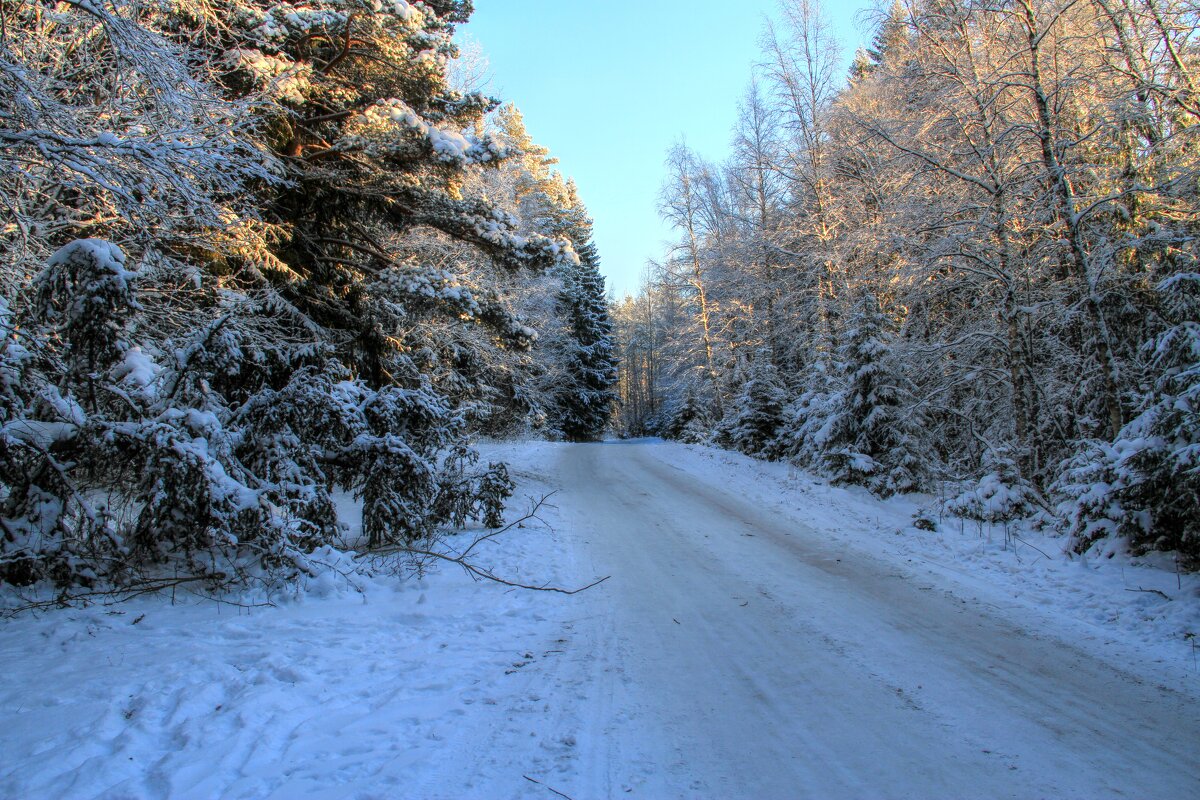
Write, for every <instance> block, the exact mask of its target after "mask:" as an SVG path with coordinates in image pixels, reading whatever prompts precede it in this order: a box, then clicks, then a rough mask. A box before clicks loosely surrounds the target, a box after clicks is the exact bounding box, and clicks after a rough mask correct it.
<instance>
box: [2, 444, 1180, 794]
mask: <svg viewBox="0 0 1200 800" xmlns="http://www.w3.org/2000/svg"><path fill="white" fill-rule="evenodd" d="M487 455H488V456H489V457H490V458H492V459H496V458H500V457H503V458H505V459H507V460H509V461H510V462H511V463H512V464H513V466H514V468H515V469H514V472H515V474H516V475H517V476H518V477H519V479H520V481H521V486H520V488H519V490H518V491H519V492H520V493H522V494H525V495H533V496H537V495H540V494H542V493H544V492H546V491H549V490H550V489H556V490H557V492H558V493H557V494H556V495H555V496H554V498H553V500H552V502H553V503H554V504H555V506H556V508H553V509H548V510H547V511H546V513H545V514H544V515H543V516H544V517H545V519H546V520H547V521H548V522H549V523H550V525H551V526H552V528H546V527H543V526H539V525H530V526H527V527H525V528H523V529H521V530H516V531H513V532H512V533H511V534H510V535H508V536H507V537H506V538H505V539H503V540H501V541H498V542H494V543H489V545H487V549H486V550H485V551H484V554H483V555H484V557H483V561H484V562H485V563H486V564H487V565H489V566H495V567H496V569H497V571H498V572H500V573H502V574H505V575H507V576H511V577H514V578H519V579H522V580H524V581H527V582H542V581H552V582H554V583H556V584H559V585H581V584H583V583H587V582H590V581H591V580H592V579H593V578H595V577H598V576H603V575H609V574H611V575H612V578H611V579H610V580H609V581H608V582H606V583H604V584H602V585H600V586H598V587H596V588H594V589H591V590H589V591H587V592H585V593H583V594H580V595H576V596H573V597H566V596H562V595H555V594H540V593H530V592H523V591H513V590H510V589H507V588H506V587H502V586H497V585H490V584H475V583H472V582H471V581H470V580H469V579H468V578H466V577H465V576H464V575H463V574H462V573H461V572H458V571H456V570H452V569H448V568H446V569H442V570H441V571H439V572H438V573H436V574H431V575H428V576H426V577H425V578H424V579H420V580H418V579H410V580H396V579H376V580H373V581H365V580H360V581H358V583H359V589H361V592H360V591H358V590H355V589H353V588H351V587H349V586H348V585H347V583H346V582H345V581H343V580H342V579H340V578H336V579H335V578H334V577H324V578H322V579H320V580H317V581H314V582H313V585H311V586H310V587H308V588H309V591H308V592H307V593H306V594H302V595H301V596H300V597H298V598H295V599H292V600H290V601H288V602H282V603H281V604H280V605H278V607H273V608H252V609H238V608H233V607H230V606H220V605H215V604H213V603H211V602H197V601H196V600H194V599H193V598H190V597H183V596H179V597H177V598H176V601H177V602H176V604H175V605H171V604H170V602H169V599H168V598H157V599H140V600H137V601H133V602H130V603H127V604H123V605H119V606H115V607H111V608H92V609H87V610H84V611H59V612H54V613H48V614H43V615H39V616H36V617H35V616H28V615H26V616H22V617H18V618H16V619H13V620H8V621H5V622H0V797H3V798H59V797H62V798H93V797H103V798H218V797H219V798H265V797H270V798H289V799H290V798H362V799H363V800H367V799H368V798H510V797H519V798H525V797H528V798H545V799H546V800H551V799H552V798H554V797H555V796H556V795H555V794H554V792H553V791H552V789H553V790H556V791H558V792H561V793H563V794H566V795H569V796H570V797H573V798H575V799H576V800H585V799H586V798H604V797H647V798H673V797H720V798H736V797H753V798H804V797H814V798H816V797H820V798H841V797H847V798H848V797H871V798H884V797H914V798H917V797H919V798H952V797H953V798H976V797H977V798H985V797H986V798H993V797H995V798H1000V797H1012V798H1037V797H1045V798H1063V797H1069V798H1106V797H1135V798H1192V797H1197V796H1200V758H1198V754H1200V747H1198V744H1200V713H1198V712H1200V699H1198V697H1197V695H1198V694H1200V671H1198V669H1197V664H1196V662H1195V660H1194V658H1195V654H1194V651H1193V650H1192V642H1194V639H1188V638H1187V634H1189V633H1195V632H1200V581H1198V580H1197V578H1196V576H1182V577H1181V578H1179V577H1177V576H1176V575H1175V574H1174V573H1173V572H1171V571H1169V570H1165V569H1160V568H1157V567H1154V566H1151V565H1147V564H1139V563H1135V562H1133V561H1131V560H1129V559H1127V558H1123V557H1116V558H1113V559H1111V560H1099V561H1097V560H1095V559H1093V560H1092V561H1091V562H1090V563H1089V562H1081V561H1080V560H1079V559H1074V560H1069V559H1067V558H1066V557H1065V556H1063V555H1062V554H1061V553H1060V552H1059V551H1058V549H1057V548H1058V547H1060V544H1059V543H1058V541H1057V540H1053V539H1049V538H1038V537H1035V536H1033V535H1032V534H1028V535H1027V534H1022V538H1023V539H1025V541H1026V542H1028V543H1029V544H1021V543H1018V545H1017V549H1016V551H1015V552H1014V551H1013V550H1012V549H1007V550H1006V549H1004V543H1003V535H1002V534H1001V532H1000V531H999V530H997V531H995V532H993V535H992V537H991V539H990V541H989V539H988V538H987V533H988V532H987V531H986V530H984V531H983V532H982V535H981V534H980V533H979V532H977V531H976V529H975V527H974V524H973V523H967V525H966V526H965V527H964V529H963V530H962V531H961V532H960V530H959V528H958V525H957V523H954V524H950V523H943V525H942V531H941V532H938V533H930V532H923V531H918V530H916V529H915V528H912V527H911V525H910V522H911V514H912V512H913V511H914V510H915V509H916V507H917V505H918V503H919V498H918V499H916V500H914V499H911V498H905V499H893V500H890V501H887V502H879V501H877V500H875V499H873V498H871V497H870V496H869V495H867V494H865V493H863V492H859V491H857V490H846V489H831V488H829V487H827V486H825V485H824V484H822V483H821V482H819V481H817V480H814V479H812V478H811V477H809V476H807V475H805V474H804V473H800V472H796V471H795V470H793V469H790V468H788V467H787V466H785V465H779V464H765V463H761V462H755V461H751V460H750V459H746V458H742V457H740V456H736V455H733V454H729V453H722V452H718V451H713V450H708V449H705V448H693V447H684V446H681V445H675V444H668V443H663V442H655V441H637V442H611V443H604V444H598V445H554V444H546V443H529V444H519V445H493V446H491V447H489V452H488V453H487ZM526 505H528V504H527V503H524V502H516V503H514V508H513V510H512V515H516V514H518V513H519V512H520V511H521V510H522V507H523V506H526ZM1034 546H1036V547H1038V548H1041V549H1042V550H1044V551H1045V552H1046V553H1047V554H1048V555H1049V556H1050V558H1047V557H1045V556H1043V555H1040V554H1039V553H1037V552H1036V551H1035V550H1034V549H1033V548H1034ZM1127 589H1133V590H1138V589H1153V590H1157V591H1158V592H1162V593H1163V595H1165V596H1166V597H1169V598H1171V599H1165V598H1164V597H1163V596H1161V595H1159V594H1157V593H1155V592H1149V591H1127ZM534 781H537V783H535V782H534Z"/></svg>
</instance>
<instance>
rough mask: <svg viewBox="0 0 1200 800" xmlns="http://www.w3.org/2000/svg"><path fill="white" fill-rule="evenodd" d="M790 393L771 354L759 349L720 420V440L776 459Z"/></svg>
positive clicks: (736, 447) (756, 454)
mask: <svg viewBox="0 0 1200 800" xmlns="http://www.w3.org/2000/svg"><path fill="white" fill-rule="evenodd" d="M786 403H787V395H786V393H785V391H784V388H783V383H782V382H781V381H780V379H779V374H778V372H777V371H776V369H775V365H774V364H772V363H771V359H770V354H769V353H767V352H763V351H760V352H759V353H758V356H757V358H755V359H754V361H753V362H751V364H750V366H749V369H748V370H747V371H746V375H745V380H744V381H743V382H742V387H741V391H740V392H739V393H738V394H737V396H736V397H735V399H734V401H733V403H732V407H731V412H730V414H728V415H727V416H726V417H725V419H724V420H722V422H721V429H720V433H719V434H718V441H721V442H723V443H727V444H728V445H729V446H731V447H733V448H734V449H736V450H740V451H741V452H743V453H745V454H746V455H751V456H760V457H762V458H768V459H772V460H774V459H775V458H776V457H777V456H778V455H779V450H780V448H779V443H778V441H777V437H778V435H779V432H780V429H781V428H782V424H783V408H784V405H785V404H786Z"/></svg>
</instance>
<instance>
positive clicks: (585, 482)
mask: <svg viewBox="0 0 1200 800" xmlns="http://www.w3.org/2000/svg"><path fill="white" fill-rule="evenodd" d="M675 452H677V451H676V450H674V449H672V448H669V447H664V446H661V445H659V444H657V443H654V442H629V443H618V442H610V443H605V444H599V445H583V446H574V447H570V448H565V449H563V450H561V451H560V455H559V462H558V463H557V464H556V465H555V467H554V469H553V470H552V472H553V473H554V474H556V475H557V476H558V478H559V480H560V481H561V482H562V491H561V493H560V495H559V496H558V498H557V500H556V502H557V503H558V505H559V506H560V508H561V514H562V517H563V521H564V523H565V524H566V525H567V526H568V527H570V528H572V529H573V530H575V531H576V534H575V535H576V536H581V537H582V540H581V541H580V545H581V549H582V553H583V554H584V555H583V556H582V557H581V567H582V568H583V569H582V571H583V572H584V573H590V572H595V573H597V574H610V573H611V574H612V575H613V578H612V579H611V581H610V582H609V584H607V585H606V592H605V593H604V594H603V597H601V595H600V593H596V595H594V597H593V600H594V601H597V607H596V608H597V610H596V614H595V615H594V616H593V617H592V618H591V624H593V625H595V626H596V627H597V629H596V630H595V631H594V632H593V633H594V636H595V639H594V641H592V642H591V645H590V647H591V648H592V651H591V652H587V653H583V654H578V658H577V659H576V661H575V664H574V667H575V668H576V669H578V668H579V665H580V664H589V665H590V667H589V669H590V672H591V679H590V680H589V681H588V682H586V683H582V684H580V688H582V689H583V690H584V693H585V695H586V699H581V702H583V703H584V704H585V706H586V714H585V716H586V718H587V723H588V724H587V726H586V735H585V736H583V737H580V741H579V749H580V758H581V761H582V765H581V772H580V775H579V780H578V781H577V782H576V787H575V788H577V790H578V792H579V794H578V796H579V797H618V796H621V795H622V794H623V792H630V791H636V793H637V795H638V796H644V797H645V796H648V797H680V796H698V797H726V798H731V797H747V798H750V797H753V798H772V797H775V798H788V797H821V798H834V797H874V798H879V797H899V796H905V797H925V798H933V797H946V798H948V797H958V798H965V797H1017V798H1034V797H1046V798H1051V797H1055V798H1062V797H1077V798H1100V797H1139V798H1149V797H1162V798H1169V797H1173V798H1186V797H1196V796H1200V713H1198V712H1200V706H1198V704H1197V703H1196V702H1195V701H1194V700H1192V699H1190V698H1188V697H1185V696H1181V695H1178V694H1176V693H1174V692H1171V691H1169V690H1166V689H1164V688H1160V687H1157V686H1153V685H1148V684H1146V683H1142V682H1140V681H1138V680H1137V679H1135V678H1134V677H1132V676H1131V675H1127V674H1123V673H1121V672H1119V671H1116V670H1114V669H1113V668H1111V667H1110V666H1108V665H1106V664H1104V663H1101V662H1099V661H1097V660H1096V659H1094V658H1092V657H1089V656H1088V655H1085V654H1084V653H1083V652H1080V651H1078V650H1076V649H1073V648H1072V647H1069V646H1066V645H1064V644H1062V643H1060V642H1058V641H1055V640H1052V639H1044V638H1039V637H1038V636H1036V635H1034V634H1033V633H1031V632H1030V631H1027V630H1021V629H1019V628H1017V627H1014V626H1013V625H1011V624H1009V623H1006V622H1004V621H1001V620H999V619H996V618H993V617H991V616H989V615H988V613H986V609H983V608H981V607H979V606H978V605H976V604H966V603H964V602H963V601H960V600H955V599H954V598H953V597H949V596H947V594H944V593H942V592H939V591H936V590H934V589H933V588H931V587H930V586H929V585H925V584H922V583H921V582H920V581H918V580H914V579H912V577H911V576H906V575H903V574H900V573H899V572H897V570H896V569H895V568H892V567H889V566H887V565H885V564H884V563H882V562H877V561H874V560H871V559H869V558H865V557H862V556H858V557H853V558H851V557H846V555H845V551H844V550H839V549H838V548H835V547H833V546H831V545H829V544H826V543H824V542H823V538H822V536H821V535H820V534H819V533H817V532H816V531H814V530H812V529H809V528H807V527H805V526H804V525H803V524H802V523H800V522H799V521H798V520H796V519H794V518H792V517H791V516H788V517H784V516H780V515H779V514H777V513H774V512H772V511H765V510H762V509H761V508H758V507H756V506H755V505H753V504H752V503H751V502H748V501H747V500H746V499H744V498H743V497H741V496H738V494H736V493H734V492H733V491H730V490H728V489H727V488H725V487H723V486H722V485H717V484H715V483H714V482H711V481H706V482H698V480H697V477H696V475H695V474H690V473H685V472H684V471H682V470H681V469H679V468H677V467H675V466H673V465H672V463H670V461H669V459H670V457H671V456H672V454H673V453H675ZM799 511H800V515H801V516H802V513H803V510H802V509H800V510H799ZM601 601H602V602H601ZM559 664H560V671H563V672H569V671H570V670H571V669H572V662H571V661H570V660H567V661H561V662H559ZM551 678H552V679H553V678H558V679H560V680H567V681H571V682H576V683H578V677H577V676H571V675H567V674H561V675H558V676H551ZM567 699H568V702H569V701H570V698H567Z"/></svg>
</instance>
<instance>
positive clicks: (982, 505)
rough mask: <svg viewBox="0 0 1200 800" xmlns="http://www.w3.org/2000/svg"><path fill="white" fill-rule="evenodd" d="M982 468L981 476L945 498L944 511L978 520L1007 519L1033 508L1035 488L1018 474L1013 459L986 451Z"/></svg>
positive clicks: (1035, 495) (1036, 503)
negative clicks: (955, 493) (955, 494)
mask: <svg viewBox="0 0 1200 800" xmlns="http://www.w3.org/2000/svg"><path fill="white" fill-rule="evenodd" d="M984 469H985V470H986V471H985V473H984V475H983V476H982V477H980V478H979V479H978V480H976V481H971V482H970V483H969V484H967V486H966V487H965V488H964V490H963V491H962V492H961V493H960V494H958V495H957V496H955V497H952V498H950V499H949V500H947V501H946V506H945V510H946V512H947V513H949V514H954V515H956V516H959V517H965V518H966V519H974V520H979V521H981V522H1007V521H1009V520H1014V519H1019V518H1021V517H1025V516H1028V515H1029V514H1031V513H1033V512H1034V511H1035V510H1036V508H1037V506H1038V495H1037V490H1036V489H1034V488H1033V487H1032V486H1030V485H1029V482H1028V481H1026V480H1024V479H1023V478H1022V477H1021V473H1020V470H1019V469H1018V468H1017V463H1016V462H1015V461H1014V460H1013V459H1011V458H1009V457H1008V456H1006V455H1004V454H998V453H995V452H992V451H989V452H988V453H987V456H986V458H985V461H984Z"/></svg>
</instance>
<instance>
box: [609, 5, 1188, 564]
mask: <svg viewBox="0 0 1200 800" xmlns="http://www.w3.org/2000/svg"><path fill="white" fill-rule="evenodd" d="M1198 25H1200V12H1198V11H1197V10H1196V9H1195V7H1194V6H1193V5H1192V4H1188V3H1181V2H1174V1H1173V0H1082V1H1081V0H1071V1H1068V0H1011V2H1003V3H976V2H971V1H970V0H906V1H905V2H897V3H895V4H894V6H893V7H892V8H891V9H890V12H889V13H887V14H886V15H883V16H882V18H881V19H879V20H878V25H877V33H876V36H875V39H874V42H873V45H872V47H871V48H870V49H869V50H866V51H862V52H859V53H858V54H857V56H856V58H855V60H854V64H853V67H852V69H851V71H850V75H849V76H848V79H847V80H843V79H842V78H841V76H840V75H839V74H838V73H839V72H840V68H839V66H838V64H839V56H838V51H837V45H836V43H835V42H834V41H833V39H832V38H831V35H830V32H829V29H828V28H827V26H826V24H825V22H824V21H823V19H822V17H821V11H820V8H819V6H818V4H817V3H816V2H815V1H814V0H786V1H785V2H784V3H783V5H782V10H781V14H780V15H779V19H778V21H776V22H773V23H771V24H770V25H769V26H768V28H767V30H766V32H765V34H764V37H763V54H762V63H761V66H760V68H759V69H758V71H757V72H758V74H757V78H756V80H755V82H754V85H752V86H751V87H750V89H749V90H748V92H747V94H746V96H745V100H744V102H743V103H742V105H741V110H740V115H739V123H738V125H737V129H736V131H735V137H734V147H733V153H732V155H731V156H730V158H729V159H728V161H727V162H726V163H725V164H722V165H714V164H710V163H705V162H704V161H703V160H702V159H700V158H699V157H698V156H697V155H696V154H694V153H693V152H691V151H689V150H688V149H687V148H686V147H682V146H681V147H678V148H676V149H675V150H674V151H673V152H672V153H671V154H670V157H669V159H668V163H667V166H668V170H669V177H668V178H667V180H666V182H665V186H664V191H663V198H662V211H663V214H664V216H665V217H666V218H667V219H668V220H670V221H671V222H672V223H673V224H674V226H675V228H676V229H677V230H678V232H679V234H680V237H679V241H678V245H677V246H676V247H674V248H673V249H672V250H671V251H670V253H669V254H668V255H667V257H666V258H665V259H664V260H663V262H662V263H661V264H658V265H656V266H655V268H654V270H653V273H652V275H651V278H650V280H649V281H648V283H647V286H646V288H645V292H644V294H643V295H642V296H640V297H638V298H629V299H626V300H625V301H624V302H623V303H621V304H618V305H617V306H616V308H615V315H616V322H617V330H618V338H619V341H620V344H621V347H622V348H623V358H624V365H625V366H624V369H623V373H622V376H621V383H620V390H621V394H622V399H623V401H624V403H623V406H622V409H621V411H620V412H619V422H620V425H621V426H622V428H623V429H624V430H625V431H627V432H634V433H636V432H644V431H651V432H660V433H663V434H665V435H668V436H673V437H678V438H681V439H684V440H691V441H702V440H703V441H716V442H718V443H720V444H723V445H725V446H728V447H733V448H737V449H740V450H743V451H745V452H747V453H751V454H755V455H761V456H764V457H768V458H787V459H793V460H796V461H797V462H800V463H803V464H806V465H810V466H813V467H817V468H819V469H821V470H823V471H824V472H825V473H827V474H829V475H831V476H832V477H833V478H835V479H836V480H839V481H843V482H849V483H856V484H863V485H866V486H869V487H870V488H871V489H872V490H873V491H875V492H877V493H879V494H881V495H887V494H890V493H894V492H901V491H909V490H913V489H921V488H928V487H930V486H931V484H932V482H934V481H947V480H949V481H952V482H954V483H955V484H956V485H959V486H960V487H961V492H962V493H961V495H960V496H959V497H957V498H954V499H953V500H952V501H951V502H952V504H953V506H954V508H955V509H956V510H957V511H958V512H959V513H963V514H967V515H971V516H975V517H977V518H981V519H992V520H997V519H1002V518H1009V517H1013V516H1019V515H1025V514H1028V513H1032V512H1040V513H1042V514H1043V516H1044V518H1047V519H1054V520H1057V521H1058V522H1060V523H1061V524H1062V525H1063V526H1064V529H1067V530H1069V531H1070V533H1071V535H1072V536H1073V537H1074V546H1075V547H1077V548H1078V549H1084V548H1087V547H1089V546H1090V545H1091V544H1092V543H1094V542H1096V541H1097V540H1100V539H1110V540H1111V541H1122V540H1123V541H1128V542H1130V543H1131V544H1132V546H1133V547H1134V548H1135V549H1145V548H1156V549H1167V550H1178V551H1180V552H1181V553H1182V554H1183V555H1184V557H1185V560H1186V559H1190V560H1191V563H1192V564H1193V565H1194V564H1196V563H1197V559H1200V416H1198V412H1200V407H1198V403H1200V397H1198V395H1200V274H1198V273H1200V270H1198V269H1197V266H1196V256H1197V246H1196V241H1197V233H1198V232H1200V225H1198V222H1200V220H1198V219H1197V211H1198V210H1200V186H1198V184H1197V179H1198V177H1200V176H1198V175H1197V166H1198V164H1200V158H1198V156H1200V148H1198V144H1200V143H1198V141H1197V133H1198V132H1200V127H1198V123H1200V48H1198V46H1200V42H1198V41H1197V26H1198Z"/></svg>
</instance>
